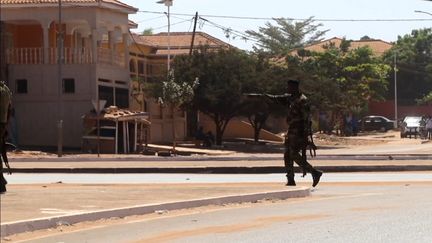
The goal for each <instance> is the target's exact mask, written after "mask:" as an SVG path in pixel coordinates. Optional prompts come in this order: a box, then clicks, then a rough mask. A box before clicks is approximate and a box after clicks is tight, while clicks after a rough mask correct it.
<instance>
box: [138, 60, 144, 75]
mask: <svg viewBox="0 0 432 243" xmlns="http://www.w3.org/2000/svg"><path fill="white" fill-rule="evenodd" d="M138 74H139V75H144V74H145V73H144V62H143V61H138Z"/></svg>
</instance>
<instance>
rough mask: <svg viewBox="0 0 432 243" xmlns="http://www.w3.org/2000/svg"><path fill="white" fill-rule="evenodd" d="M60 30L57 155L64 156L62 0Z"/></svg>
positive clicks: (58, 36)
mask: <svg viewBox="0 0 432 243" xmlns="http://www.w3.org/2000/svg"><path fill="white" fill-rule="evenodd" d="M58 9H59V10H58V13H59V16H58V18H59V21H58V30H57V45H58V46H57V48H58V50H57V52H58V53H57V59H58V60H57V62H58V86H59V87H58V92H59V93H58V105H59V111H58V116H59V120H58V123H57V156H58V157H62V156H63V120H62V119H63V107H62V105H63V103H62V97H61V96H62V92H63V79H62V64H63V26H62V0H59V2H58Z"/></svg>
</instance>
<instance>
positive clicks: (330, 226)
mask: <svg viewBox="0 0 432 243" xmlns="http://www.w3.org/2000/svg"><path fill="white" fill-rule="evenodd" d="M431 186H432V182H430V181H429V182H417V183H415V182H410V183H406V182H400V183H394V182H393V183H389V182H381V183H380V182H376V183H374V184H371V183H335V184H327V185H326V184H324V185H323V186H321V187H319V188H318V189H316V190H315V191H314V193H313V196H312V197H310V198H307V199H292V200H287V201H279V202H264V203H256V204H244V205H231V206H227V207H222V208H212V209H205V208H204V209H194V210H189V211H186V212H182V213H176V212H169V213H167V214H163V215H160V216H158V217H154V218H149V217H148V216H147V217H144V216H143V217H141V218H135V219H129V220H128V219H124V220H123V221H122V220H120V221H119V222H118V223H117V224H106V223H100V224H97V225H92V226H88V227H87V228H85V229H84V228H81V229H79V228H78V229H75V231H74V232H68V231H67V230H65V231H64V232H60V231H52V232H51V233H49V234H51V235H50V236H40V235H39V236H35V235H34V236H33V237H35V238H33V239H31V240H29V241H27V242H44V243H49V242H188V243H194V242H209V243H210V242H332V243H333V242H431V239H432V230H431V227H430V223H431V222H432V190H430V188H431ZM53 232H54V233H53Z"/></svg>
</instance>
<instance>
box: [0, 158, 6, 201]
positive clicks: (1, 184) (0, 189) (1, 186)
mask: <svg viewBox="0 0 432 243" xmlns="http://www.w3.org/2000/svg"><path fill="white" fill-rule="evenodd" d="M0 163H1V161H0ZM0 173H1V171H0ZM6 184H7V181H6V179H5V178H4V177H3V175H1V176H0V194H3V193H5V192H6Z"/></svg>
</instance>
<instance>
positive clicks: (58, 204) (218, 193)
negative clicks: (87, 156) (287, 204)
mask: <svg viewBox="0 0 432 243" xmlns="http://www.w3.org/2000/svg"><path fill="white" fill-rule="evenodd" d="M309 194H310V189H309V188H308V187H295V188H292V187H290V188H287V187H285V186H284V185H283V184H282V183H277V184H276V183H231V184H214V183H211V184H187V185H185V184H133V185H131V184H115V185H109V184H103V185H89V184H63V183H56V184H36V185H9V186H8V192H7V193H6V194H2V195H1V196H0V197H1V235H2V237H4V236H6V235H10V234H15V233H20V232H25V231H33V230H37V229H44V228H49V227H56V226H58V225H60V224H63V225H65V224H66V225H67V224H74V223H77V222H82V221H94V220H98V219H102V218H110V217H126V216H130V215H138V214H149V213H155V212H156V213H164V212H165V211H166V210H176V209H184V208H191V207H199V206H207V205H222V204H226V203H240V202H254V201H257V200H264V199H272V198H273V199H286V198H293V197H306V196H308V195H309Z"/></svg>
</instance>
